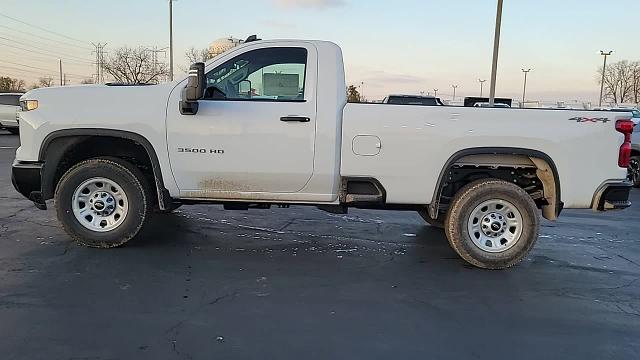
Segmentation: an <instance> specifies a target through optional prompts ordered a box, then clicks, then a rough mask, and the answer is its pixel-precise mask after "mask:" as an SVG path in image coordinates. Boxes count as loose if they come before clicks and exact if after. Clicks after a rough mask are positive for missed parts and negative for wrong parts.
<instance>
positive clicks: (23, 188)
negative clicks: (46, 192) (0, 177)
mask: <svg viewBox="0 0 640 360" xmlns="http://www.w3.org/2000/svg"><path fill="white" fill-rule="evenodd" d="M42 165H43V164H42V163H39V162H22V161H14V163H13V166H12V167H11V182H12V183H13V187H14V188H15V189H16V190H17V191H18V192H19V193H20V194H22V195H23V196H24V197H26V198H27V199H29V200H31V201H33V203H34V204H35V205H36V207H37V208H38V209H42V210H45V209H46V208H47V205H46V203H45V201H44V199H43V197H42V186H41V185H42V183H41V179H42V176H41V172H42Z"/></svg>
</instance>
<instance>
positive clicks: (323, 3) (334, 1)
mask: <svg viewBox="0 0 640 360" xmlns="http://www.w3.org/2000/svg"><path fill="white" fill-rule="evenodd" d="M272 1H273V3H274V4H275V5H276V6H279V7H284V8H316V9H324V8H331V7H337V6H342V5H344V3H345V2H344V0H272Z"/></svg>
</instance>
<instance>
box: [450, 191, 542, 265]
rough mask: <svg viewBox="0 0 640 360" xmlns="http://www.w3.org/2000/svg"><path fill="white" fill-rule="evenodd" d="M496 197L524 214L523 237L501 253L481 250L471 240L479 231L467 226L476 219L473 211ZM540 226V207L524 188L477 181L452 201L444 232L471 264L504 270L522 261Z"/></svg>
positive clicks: (457, 251) (456, 249) (536, 237)
mask: <svg viewBox="0 0 640 360" xmlns="http://www.w3.org/2000/svg"><path fill="white" fill-rule="evenodd" d="M493 200H498V201H506V202H508V203H510V204H512V205H513V206H514V207H515V208H516V210H517V211H518V212H519V213H520V214H519V215H521V217H522V224H521V227H522V230H521V233H520V236H519V237H518V238H516V239H515V240H514V241H513V245H510V246H511V247H509V248H506V249H505V250H504V251H500V252H490V251H486V250H483V249H481V248H480V246H479V245H476V244H475V243H474V241H473V240H472V239H471V236H475V237H476V238H479V235H478V233H479V232H478V233H476V235H472V234H470V230H469V229H468V226H470V225H469V224H470V223H469V221H472V222H473V219H472V212H473V211H474V210H475V209H476V208H478V207H479V206H481V204H483V203H485V202H486V201H493ZM480 209H482V208H480ZM474 216H475V215H474ZM487 216H489V215H487ZM485 217H486V216H485ZM483 219H484V218H483ZM539 229H540V219H539V215H538V209H537V207H536V204H535V203H534V202H533V200H532V199H531V196H529V194H527V192H526V191H524V190H523V189H522V188H520V187H518V186H516V185H514V184H511V183H509V182H506V181H503V180H498V179H484V180H478V181H474V182H472V183H470V184H467V185H466V186H464V187H463V188H462V189H460V191H458V193H457V194H456V195H455V196H454V198H453V201H452V202H451V206H450V208H449V211H448V213H447V217H446V220H445V232H446V235H447V239H448V240H449V244H451V247H452V248H453V249H454V250H455V252H456V253H458V255H460V257H462V258H463V259H464V260H465V261H467V262H468V263H469V264H471V265H474V266H477V267H479V268H483V269H505V268H508V267H510V266H513V265H515V264H517V263H519V262H520V261H521V260H522V259H523V258H524V257H525V256H527V254H528V253H529V251H531V249H532V248H533V246H534V244H535V243H536V240H537V239H538V233H539ZM488 230H489V231H490V230H491V229H488ZM507 231H511V230H507ZM500 236H501V235H499V236H497V238H496V239H498V238H500ZM503 240H504V239H499V241H503ZM505 246H506V245H505Z"/></svg>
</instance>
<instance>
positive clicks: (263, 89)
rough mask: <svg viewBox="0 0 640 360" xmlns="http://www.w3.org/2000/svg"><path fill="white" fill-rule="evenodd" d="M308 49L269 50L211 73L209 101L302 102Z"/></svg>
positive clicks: (249, 54) (245, 56) (248, 54)
mask: <svg viewBox="0 0 640 360" xmlns="http://www.w3.org/2000/svg"><path fill="white" fill-rule="evenodd" d="M306 65H307V50H306V49H304V48H289V47H280V48H266V49H257V50H252V51H248V52H246V53H244V54H240V55H238V56H236V57H234V58H233V59H231V60H228V61H227V62H225V63H224V64H222V65H220V66H218V67H216V68H215V69H213V70H211V71H209V72H208V73H207V76H206V78H207V91H206V92H205V97H204V98H205V99H209V100H212V99H226V100H254V101H302V100H304V84H305V71H306Z"/></svg>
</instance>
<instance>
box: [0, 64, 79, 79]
mask: <svg viewBox="0 0 640 360" xmlns="http://www.w3.org/2000/svg"><path fill="white" fill-rule="evenodd" d="M0 69H9V70H12V71H17V72H24V73H27V74H30V75H32V76H34V77H39V75H37V74H34V73H33V71H31V70H27V69H21V68H17V67H13V66H4V65H0ZM43 70H45V71H53V70H46V69H43ZM43 74H44V75H48V76H51V77H54V76H57V74H54V73H53V72H47V73H43ZM67 75H71V77H74V78H78V79H88V78H90V77H91V76H86V75H78V74H67Z"/></svg>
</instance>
